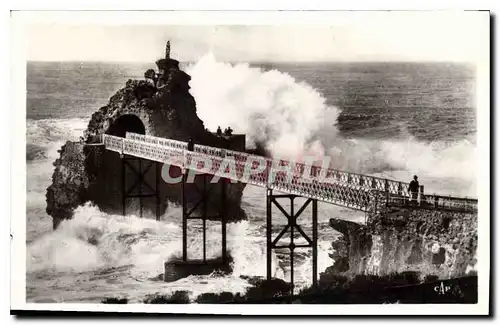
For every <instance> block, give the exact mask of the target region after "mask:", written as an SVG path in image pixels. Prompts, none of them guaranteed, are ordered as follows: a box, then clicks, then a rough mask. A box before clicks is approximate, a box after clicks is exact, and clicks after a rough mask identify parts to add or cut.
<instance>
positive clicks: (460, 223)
mask: <svg viewBox="0 0 500 325" xmlns="http://www.w3.org/2000/svg"><path fill="white" fill-rule="evenodd" d="M330 225H331V226H332V228H334V229H335V230H337V231H339V232H340V233H342V234H343V235H342V236H341V237H339V238H338V239H337V240H336V241H334V242H333V243H332V247H333V248H334V253H333V254H331V257H332V259H333V260H334V264H333V266H331V267H329V268H327V269H326V270H325V274H350V275H356V274H374V275H387V274H391V273H394V272H406V271H414V272H420V273H421V274H423V276H425V275H429V276H431V275H432V276H436V277H438V278H441V279H448V278H454V277H460V276H465V275H467V273H468V270H470V269H473V268H474V267H473V265H475V263H476V258H475V256H476V250H477V214H473V213H461V212H451V211H440V210H426V209H400V211H395V210H394V209H392V210H391V211H382V212H381V213H380V214H378V215H370V216H369V218H368V222H367V224H366V225H360V224H356V223H354V222H350V221H346V220H342V219H331V220H330ZM471 265H472V267H471Z"/></svg>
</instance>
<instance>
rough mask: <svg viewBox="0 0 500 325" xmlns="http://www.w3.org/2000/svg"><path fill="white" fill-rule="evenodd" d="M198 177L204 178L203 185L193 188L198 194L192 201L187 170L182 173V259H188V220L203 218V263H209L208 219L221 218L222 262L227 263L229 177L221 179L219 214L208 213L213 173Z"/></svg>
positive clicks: (185, 260)
mask: <svg viewBox="0 0 500 325" xmlns="http://www.w3.org/2000/svg"><path fill="white" fill-rule="evenodd" d="M197 177H198V178H200V177H201V178H202V182H201V186H198V185H195V184H196V183H194V186H193V188H195V189H196V192H197V194H198V196H197V198H196V200H194V201H192V200H190V199H191V198H188V197H187V193H188V191H187V190H186V180H187V170H184V171H183V173H182V183H181V191H182V193H181V197H182V199H181V204H182V260H183V261H184V262H187V261H188V252H187V250H188V249H187V230H188V220H201V222H202V236H203V239H202V245H203V253H202V254H203V256H202V260H201V261H200V262H201V263H207V261H208V260H207V220H208V219H211V220H213V219H219V220H220V221H221V243H222V245H221V246H222V247H221V259H220V262H221V263H222V264H225V263H226V262H227V230H226V220H227V217H226V212H227V211H226V197H227V194H226V191H227V190H226V187H227V179H225V178H223V179H221V180H220V181H219V184H220V186H221V192H220V199H221V204H220V207H221V208H220V211H219V215H218V216H215V218H214V216H211V217H210V216H209V215H208V204H209V200H210V194H211V190H212V189H213V188H214V186H209V184H210V179H211V177H213V175H209V174H202V175H198V176H197Z"/></svg>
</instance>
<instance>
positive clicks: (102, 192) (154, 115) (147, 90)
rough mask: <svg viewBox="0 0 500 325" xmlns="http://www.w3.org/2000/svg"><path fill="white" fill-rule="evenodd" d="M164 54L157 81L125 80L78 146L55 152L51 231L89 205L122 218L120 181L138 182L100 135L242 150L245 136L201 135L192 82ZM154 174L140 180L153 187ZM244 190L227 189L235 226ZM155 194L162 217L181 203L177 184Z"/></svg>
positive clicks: (133, 204)
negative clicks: (132, 135)
mask: <svg viewBox="0 0 500 325" xmlns="http://www.w3.org/2000/svg"><path fill="white" fill-rule="evenodd" d="M169 52H170V51H169V46H168V48H167V53H168V56H167V57H166V58H164V59H160V60H158V61H157V62H156V64H157V65H158V73H157V74H156V75H151V71H148V73H147V75H148V77H149V78H151V79H153V80H154V82H153V83H151V82H150V81H148V80H128V81H127V83H126V85H125V87H124V88H122V89H120V90H118V91H117V92H116V94H114V95H113V96H112V97H111V98H110V100H109V103H108V104H107V105H106V106H104V107H101V108H100V109H99V110H98V111H96V112H95V113H94V114H92V117H91V119H90V122H89V124H88V127H87V129H86V130H85V132H84V135H83V137H81V139H80V141H78V142H71V141H68V142H66V144H65V145H63V146H62V148H61V149H60V150H59V153H60V157H59V158H58V159H57V160H56V161H55V162H54V166H55V171H54V174H53V176H52V184H51V185H50V186H49V187H48V188H47V195H46V198H47V209H46V210H47V213H48V214H49V215H51V216H52V218H53V225H54V228H55V227H57V225H58V224H59V223H60V222H61V221H62V220H64V219H69V218H71V217H72V214H73V210H74V209H75V208H76V207H77V206H79V205H81V204H83V203H85V202H88V201H90V202H93V203H95V204H96V205H97V206H98V207H99V208H100V209H101V210H103V211H105V212H108V213H122V205H123V196H124V195H123V193H122V177H124V178H125V183H126V184H127V185H126V186H127V187H130V186H132V184H133V183H134V181H135V180H136V178H137V177H136V176H135V175H134V174H133V173H132V172H131V171H130V170H128V171H127V170H124V172H125V175H124V176H123V175H122V168H124V167H123V166H122V161H121V159H120V157H119V155H118V154H117V153H113V152H109V151H107V150H105V149H104V147H103V146H102V145H99V142H101V136H102V134H105V133H106V134H112V135H115V136H120V137H124V136H125V132H127V131H129V132H135V133H140V134H147V135H154V136H158V137H164V138H170V139H176V140H181V141H188V139H190V138H191V139H193V141H194V143H198V144H204V145H209V146H214V147H224V148H231V149H234V150H239V151H244V150H245V148H244V136H239V138H238V137H235V139H236V138H238V141H233V140H232V139H231V138H229V139H228V138H227V137H218V136H216V135H215V134H213V133H211V132H209V131H207V130H206V129H205V127H204V125H203V122H202V121H201V120H200V119H199V118H198V116H197V114H196V103H195V99H194V98H193V96H192V95H191V94H190V93H189V88H190V87H189V81H190V79H191V77H190V76H189V75H188V74H186V73H185V72H184V71H182V70H180V68H179V62H178V61H177V60H174V59H171V58H170V57H169ZM153 72H154V70H153ZM242 137H243V141H241V139H242ZM131 163H132V164H135V165H136V166H138V164H142V166H143V168H144V166H146V165H147V163H148V162H147V161H142V162H139V161H132V162H131ZM155 172H161V167H160V168H151V169H150V170H149V171H148V172H147V173H146V174H145V175H144V180H145V181H146V183H148V184H153V185H152V186H153V187H154V184H155V179H156V174H155ZM163 172H165V170H163ZM170 173H171V174H175V173H180V170H179V169H178V168H174V167H172V168H171V169H170ZM134 177H135V178H134ZM199 182H200V179H199V178H198V177H197V178H196V179H195V184H190V186H191V187H190V188H189V187H188V191H193V189H192V187H194V186H196V183H199ZM211 186H212V185H211ZM213 186H214V187H216V188H214V191H212V192H213V195H212V196H213V198H214V199H213V200H211V201H210V202H209V204H208V210H209V212H210V211H212V213H213V214H215V211H219V210H218V209H219V208H220V206H219V205H220V202H219V201H218V200H215V198H217V191H218V190H219V187H217V184H214V185H213ZM244 187H245V184H241V183H236V184H229V185H228V192H227V193H228V201H227V208H228V213H227V216H228V218H232V219H233V220H239V219H241V218H244V217H245V215H244V212H243V211H242V210H241V208H240V207H239V205H240V201H241V196H242V192H243V189H244ZM157 190H158V192H159V194H160V198H161V206H160V212H161V213H163V212H164V211H165V209H166V208H167V205H168V202H169V201H170V202H179V201H180V194H181V190H180V185H179V184H167V183H165V182H164V181H163V180H162V181H161V182H160V184H159V188H158V189H157ZM144 191H146V189H144ZM143 193H144V192H143ZM138 200H139V199H131V200H127V213H134V211H136V210H137V206H138ZM142 202H143V206H144V209H145V212H146V213H148V211H150V212H154V211H155V210H156V201H155V199H149V200H148V199H146V198H143V199H142Z"/></svg>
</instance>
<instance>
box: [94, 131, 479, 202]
mask: <svg viewBox="0 0 500 325" xmlns="http://www.w3.org/2000/svg"><path fill="white" fill-rule="evenodd" d="M104 142H105V145H106V148H108V149H110V150H113V151H117V152H121V153H125V154H133V155H135V156H138V157H141V158H145V159H152V160H156V161H161V162H164V163H169V164H173V165H176V166H179V167H183V168H190V169H194V170H196V171H198V172H203V173H210V174H213V175H216V176H219V177H226V178H230V179H233V180H237V181H241V182H245V183H249V184H253V185H258V186H263V187H269V188H274V189H278V190H282V191H285V192H287V193H292V194H298V195H302V196H305V197H312V198H319V199H320V200H323V201H326V202H330V203H333V204H341V205H344V206H348V207H352V208H355V209H359V210H363V211H367V210H368V209H369V205H370V202H369V200H370V193H371V192H372V191H374V190H375V191H377V192H379V193H381V194H382V195H379V197H382V201H383V202H381V201H379V204H384V205H395V206H401V205H408V204H410V203H412V202H410V195H409V191H408V187H409V184H408V183H404V182H398V181H394V180H389V179H384V178H380V177H374V176H368V175H362V174H357V173H350V172H345V171H341V170H337V169H333V168H323V167H321V166H311V165H308V164H305V163H302V162H294V161H288V160H284V159H271V158H266V157H262V156H256V155H251V154H247V153H244V152H239V151H234V150H229V149H222V148H214V147H209V146H204V145H195V146H194V151H187V150H186V149H187V143H186V142H182V141H177V140H171V139H164V138H160V137H154V136H148V135H140V134H135V133H129V132H127V134H126V138H125V139H124V138H119V137H114V136H109V135H107V136H105V137H104ZM221 166H222V167H221ZM418 204H419V205H422V206H426V207H431V208H432V207H434V208H453V209H454V208H456V209H462V210H467V211H477V200H474V199H467V198H457V197H449V196H440V195H427V194H425V195H424V194H422V193H421V195H420V196H419V199H418Z"/></svg>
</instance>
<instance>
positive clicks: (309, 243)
mask: <svg viewBox="0 0 500 325" xmlns="http://www.w3.org/2000/svg"><path fill="white" fill-rule="evenodd" d="M297 197H300V196H298V195H293V194H273V190H272V189H267V197H266V199H267V204H266V206H267V209H266V210H267V231H266V235H267V236H266V237H267V279H268V280H270V279H271V277H272V253H273V250H275V249H289V253H290V283H291V285H292V288H291V291H292V292H291V294H293V290H294V286H295V284H294V255H295V249H296V248H311V249H312V285H313V287H317V285H318V201H317V200H315V199H310V198H308V199H306V201H305V202H304V203H303V204H302V205H301V206H300V207H299V209H298V210H297V211H296V212H295V201H294V200H295V198H297ZM278 199H288V200H290V212H287V211H286V210H285V209H284V208H283V206H282V205H281V204H280V203H279V202H278ZM309 205H311V208H312V209H311V214H312V238H311V237H309V236H308V235H307V234H306V233H305V232H304V230H303V229H302V227H301V226H300V225H298V224H297V219H298V217H299V216H300V215H301V214H302V213H303V212H304V210H305V209H306V208H307V207H308V206H309ZM273 206H274V207H276V208H277V209H278V210H279V211H280V212H281V214H282V215H283V216H285V217H286V218H287V220H288V223H287V225H285V227H284V228H283V229H281V231H280V232H279V234H278V235H277V236H276V237H275V238H274V239H273V238H272V237H273V236H272V208H273ZM295 231H297V233H298V234H300V236H299V238H300V237H302V238H303V239H304V240H305V241H306V244H295V240H296V238H295V237H296V236H295V235H296V233H295ZM287 232H289V233H290V241H289V243H288V244H280V243H279V241H280V239H281V238H282V237H283V236H284V235H285V234H286V233H287Z"/></svg>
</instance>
